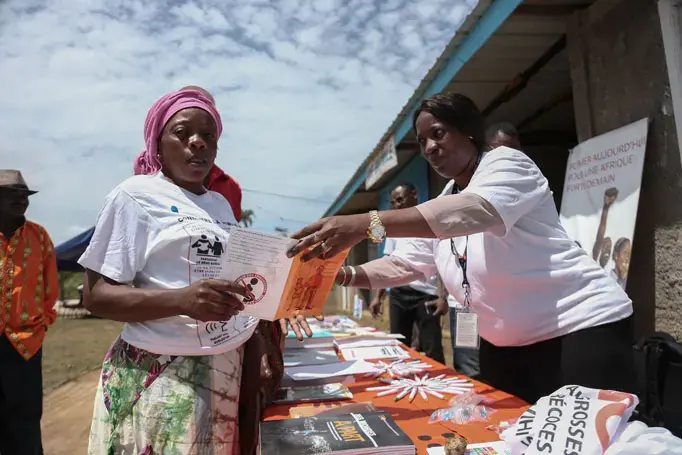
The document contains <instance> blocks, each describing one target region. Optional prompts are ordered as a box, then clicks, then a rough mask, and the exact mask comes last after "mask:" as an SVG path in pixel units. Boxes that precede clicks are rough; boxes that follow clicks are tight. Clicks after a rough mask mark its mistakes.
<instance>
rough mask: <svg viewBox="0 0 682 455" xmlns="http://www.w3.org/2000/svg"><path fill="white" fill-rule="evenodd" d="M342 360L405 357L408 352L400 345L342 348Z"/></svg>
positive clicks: (407, 355) (407, 356)
mask: <svg viewBox="0 0 682 455" xmlns="http://www.w3.org/2000/svg"><path fill="white" fill-rule="evenodd" d="M341 355H342V356H343V358H344V360H363V359H407V358H409V357H410V354H409V353H408V352H407V351H406V350H404V349H403V348H401V347H400V346H369V347H364V348H346V347H344V348H342V349H341Z"/></svg>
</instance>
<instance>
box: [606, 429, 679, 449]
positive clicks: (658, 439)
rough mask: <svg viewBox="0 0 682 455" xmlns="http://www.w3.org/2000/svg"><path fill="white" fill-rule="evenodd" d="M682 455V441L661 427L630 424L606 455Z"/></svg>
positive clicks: (617, 437)
mask: <svg viewBox="0 0 682 455" xmlns="http://www.w3.org/2000/svg"><path fill="white" fill-rule="evenodd" d="M643 454H646V455H682V439H680V438H678V437H676V436H674V435H673V434H672V433H671V432H670V431H668V430H666V429H665V428H660V427H651V428H650V427H648V426H646V425H645V424H643V423H642V422H630V423H628V424H627V426H626V427H625V428H624V429H623V431H622V432H621V433H620V434H619V435H618V436H616V439H615V440H614V441H613V442H612V443H611V445H610V446H609V448H608V449H606V452H604V455H643Z"/></svg>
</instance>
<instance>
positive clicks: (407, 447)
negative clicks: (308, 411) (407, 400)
mask: <svg viewBox="0 0 682 455" xmlns="http://www.w3.org/2000/svg"><path fill="white" fill-rule="evenodd" d="M260 449H261V455H312V454H330V455H336V454H344V455H365V454H367V455H369V454H384V453H390V454H391V455H414V454H415V453H416V449H415V447H414V443H413V442H412V440H410V438H409V437H408V436H407V435H406V434H405V433H404V432H403V431H402V430H401V429H400V427H398V425H396V423H395V422H394V421H393V419H392V418H391V416H390V415H388V414H387V413H386V412H384V411H375V412H362V413H352V414H341V415H327V416H325V415H320V416H314V417H303V418H300V419H291V420H277V421H271V422H262V423H261V424H260Z"/></svg>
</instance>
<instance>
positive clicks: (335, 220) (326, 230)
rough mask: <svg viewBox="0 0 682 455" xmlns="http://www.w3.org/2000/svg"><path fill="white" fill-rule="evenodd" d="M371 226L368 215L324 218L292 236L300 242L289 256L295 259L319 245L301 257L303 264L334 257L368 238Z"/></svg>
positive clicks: (291, 250) (290, 251)
mask: <svg viewBox="0 0 682 455" xmlns="http://www.w3.org/2000/svg"><path fill="white" fill-rule="evenodd" d="M369 224H370V220H369V215H367V214H364V215H345V216H332V217H329V218H323V219H321V220H320V221H318V222H316V223H313V224H311V225H310V226H307V227H304V228H303V229H301V230H300V231H298V232H297V233H295V234H294V235H292V236H291V237H292V238H294V239H297V240H299V242H298V243H297V244H296V245H294V246H293V247H292V248H291V249H290V250H289V252H288V253H287V254H288V256H289V257H294V256H296V255H297V254H299V253H300V252H301V251H305V250H306V249H307V248H309V247H311V246H313V245H317V246H315V248H313V249H312V250H311V251H308V252H306V253H305V254H304V255H303V256H302V257H301V259H302V260H303V262H306V261H309V260H310V259H313V258H331V257H334V256H336V255H337V254H339V253H340V252H342V251H344V250H346V249H348V248H350V247H352V246H354V245H356V244H358V243H360V242H361V241H362V240H363V239H365V238H367V228H369Z"/></svg>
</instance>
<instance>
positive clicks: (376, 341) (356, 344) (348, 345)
mask: <svg viewBox="0 0 682 455" xmlns="http://www.w3.org/2000/svg"><path fill="white" fill-rule="evenodd" d="M334 344H336V346H338V347H339V349H354V348H368V347H373V346H374V347H376V346H397V345H399V344H400V342H399V341H398V340H396V339H395V338H371V339H353V338H350V339H348V338H341V339H336V340H334Z"/></svg>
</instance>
